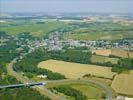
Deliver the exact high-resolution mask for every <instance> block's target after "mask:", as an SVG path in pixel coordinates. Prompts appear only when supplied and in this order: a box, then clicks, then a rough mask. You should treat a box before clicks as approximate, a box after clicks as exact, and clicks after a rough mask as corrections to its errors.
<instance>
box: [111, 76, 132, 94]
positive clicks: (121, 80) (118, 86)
mask: <svg viewBox="0 0 133 100" xmlns="http://www.w3.org/2000/svg"><path fill="white" fill-rule="evenodd" d="M111 87H112V88H113V89H114V90H115V91H116V92H117V93H119V94H124V95H129V96H133V75H131V74H119V75H116V77H115V78H114V80H113V82H112V85H111Z"/></svg>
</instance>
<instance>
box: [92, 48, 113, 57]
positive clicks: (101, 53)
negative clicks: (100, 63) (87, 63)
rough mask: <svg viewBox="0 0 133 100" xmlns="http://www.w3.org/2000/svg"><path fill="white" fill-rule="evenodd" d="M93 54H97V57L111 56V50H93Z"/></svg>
mask: <svg viewBox="0 0 133 100" xmlns="http://www.w3.org/2000/svg"><path fill="white" fill-rule="evenodd" d="M92 53H96V55H102V56H109V55H110V54H111V50H110V49H102V50H93V51H92Z"/></svg>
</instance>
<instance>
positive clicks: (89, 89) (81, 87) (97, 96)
mask: <svg viewBox="0 0 133 100" xmlns="http://www.w3.org/2000/svg"><path fill="white" fill-rule="evenodd" d="M54 86H55V85H54ZM59 86H63V87H71V88H74V89H76V90H78V91H80V92H81V93H82V94H83V95H85V96H86V97H87V100H103V98H102V95H103V94H104V91H103V90H102V89H100V88H98V87H96V86H93V85H86V84H67V85H59ZM56 87H58V85H57V86H56ZM71 99H72V98H70V99H69V100H71ZM72 100H74V99H72Z"/></svg>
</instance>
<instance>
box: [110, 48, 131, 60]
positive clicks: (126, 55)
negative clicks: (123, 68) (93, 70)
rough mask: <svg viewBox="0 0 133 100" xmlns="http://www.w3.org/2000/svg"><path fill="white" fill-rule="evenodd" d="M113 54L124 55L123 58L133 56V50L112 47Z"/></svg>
mask: <svg viewBox="0 0 133 100" xmlns="http://www.w3.org/2000/svg"><path fill="white" fill-rule="evenodd" d="M111 55H114V56H118V57H122V58H128V57H130V58H133V52H128V51H124V50H122V49H112V50H111Z"/></svg>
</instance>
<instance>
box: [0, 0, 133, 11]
mask: <svg viewBox="0 0 133 100" xmlns="http://www.w3.org/2000/svg"><path fill="white" fill-rule="evenodd" d="M0 10H1V12H20V13H21V12H83V13H84V12H88V13H89V12H99V13H101V12H103V13H104V12H110V13H111V12H114V13H133V0H0Z"/></svg>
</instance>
